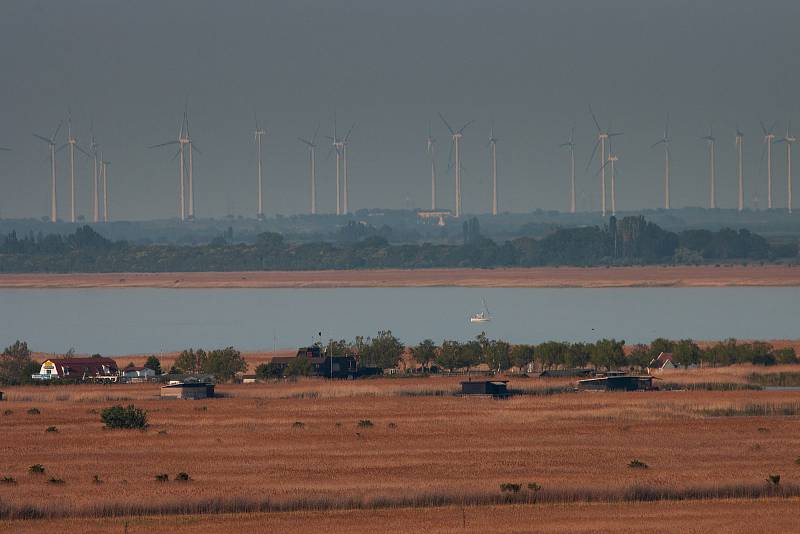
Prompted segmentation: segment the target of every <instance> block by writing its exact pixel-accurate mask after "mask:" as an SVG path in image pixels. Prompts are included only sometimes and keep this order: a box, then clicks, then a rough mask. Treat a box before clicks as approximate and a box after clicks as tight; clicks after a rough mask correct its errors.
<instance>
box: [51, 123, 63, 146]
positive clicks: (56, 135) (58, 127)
mask: <svg viewBox="0 0 800 534" xmlns="http://www.w3.org/2000/svg"><path fill="white" fill-rule="evenodd" d="M63 125H64V121H63V120H62V121H60V122H59V123H58V126H56V130H55V131H54V132H53V137H51V138H50V139H52V140H53V142H55V140H56V137H58V132H60V131H61V127H62V126H63Z"/></svg>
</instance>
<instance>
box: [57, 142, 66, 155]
mask: <svg viewBox="0 0 800 534" xmlns="http://www.w3.org/2000/svg"><path fill="white" fill-rule="evenodd" d="M68 145H69V143H64V144H63V145H61V146H60V147H58V150H56V154H58V153H59V152H61V151H62V150H64V149H65V148H67V146H68Z"/></svg>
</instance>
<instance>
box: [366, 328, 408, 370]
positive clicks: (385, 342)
mask: <svg viewBox="0 0 800 534" xmlns="http://www.w3.org/2000/svg"><path fill="white" fill-rule="evenodd" d="M404 349H405V347H403V344H402V343H400V340H399V339H397V338H396V337H394V336H393V335H392V331H391V330H382V331H380V332H378V335H377V336H375V337H374V338H372V339H371V340H370V341H369V343H368V344H367V345H366V347H364V352H363V354H362V355H361V359H362V361H364V362H366V363H367V364H368V365H370V366H375V367H381V368H383V369H389V368H392V367H396V366H397V364H398V363H399V362H400V359H401V358H402V357H403V351H404Z"/></svg>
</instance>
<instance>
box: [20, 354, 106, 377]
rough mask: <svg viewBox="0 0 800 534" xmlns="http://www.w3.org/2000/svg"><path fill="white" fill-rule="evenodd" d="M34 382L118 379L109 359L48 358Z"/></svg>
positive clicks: (34, 375)
mask: <svg viewBox="0 0 800 534" xmlns="http://www.w3.org/2000/svg"><path fill="white" fill-rule="evenodd" d="M31 377H32V378H33V379H34V380H58V379H67V380H81V381H86V380H102V381H108V382H116V381H117V379H118V378H119V368H118V367H117V362H115V361H114V360H112V359H111V358H103V357H100V356H98V357H92V358H74V357H64V358H49V359H47V360H45V361H44V362H43V363H42V368H41V369H40V370H39V372H38V373H36V374H33V375H31Z"/></svg>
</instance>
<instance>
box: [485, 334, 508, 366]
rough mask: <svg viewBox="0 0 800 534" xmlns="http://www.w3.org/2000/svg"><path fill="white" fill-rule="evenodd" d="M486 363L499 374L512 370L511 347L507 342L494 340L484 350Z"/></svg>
mask: <svg viewBox="0 0 800 534" xmlns="http://www.w3.org/2000/svg"><path fill="white" fill-rule="evenodd" d="M483 353H484V361H485V362H486V364H487V365H488V366H489V368H490V369H495V370H497V372H500V371H506V370H508V369H510V368H511V345H509V344H508V343H506V342H505V341H500V340H492V341H490V342H489V343H488V344H487V346H486V347H485V348H484V350H483Z"/></svg>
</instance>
